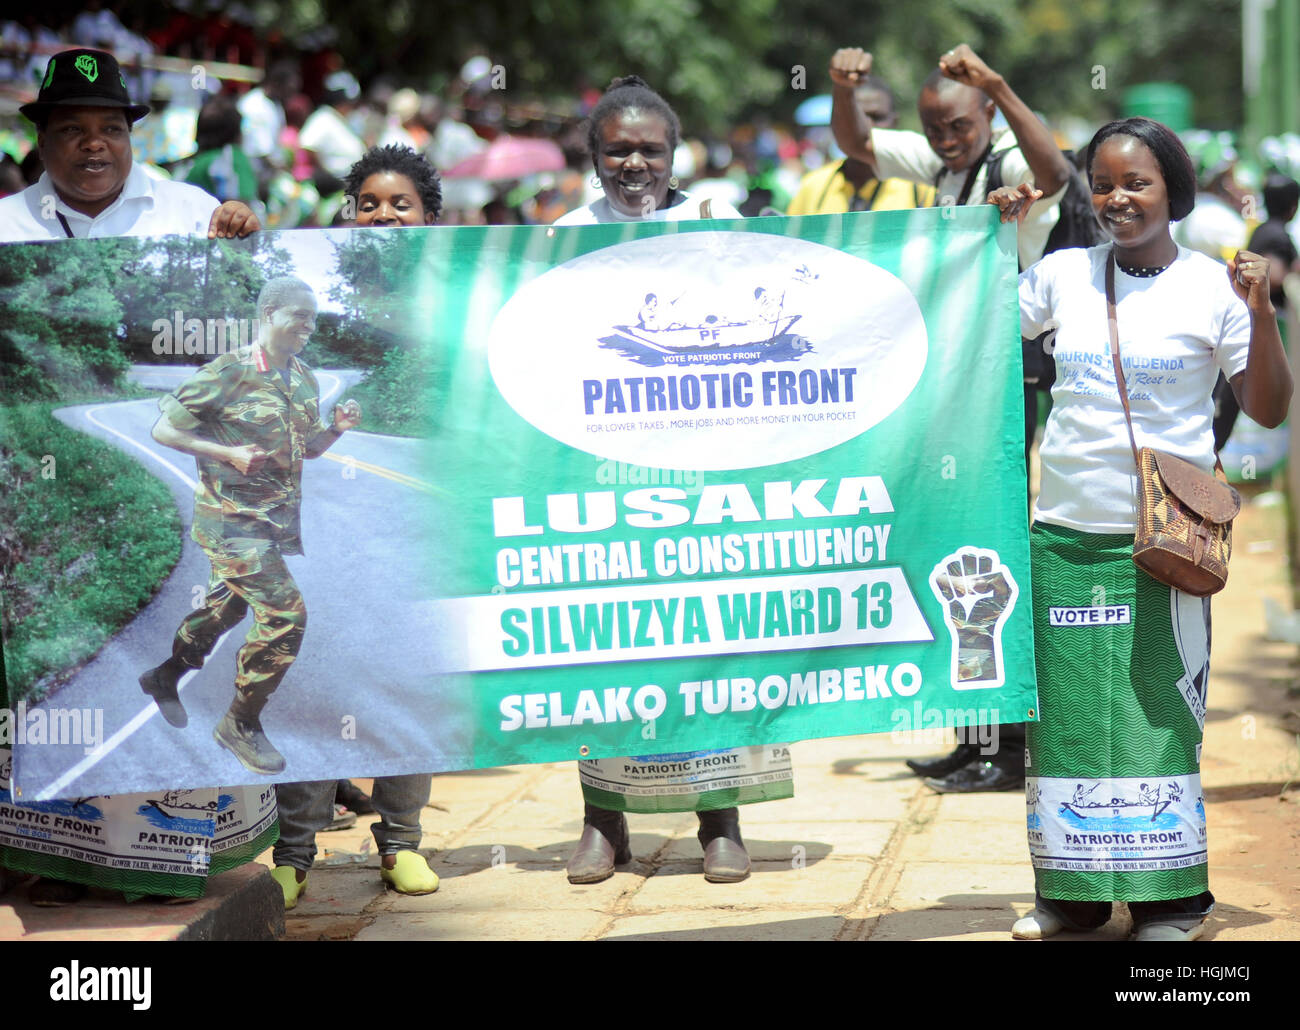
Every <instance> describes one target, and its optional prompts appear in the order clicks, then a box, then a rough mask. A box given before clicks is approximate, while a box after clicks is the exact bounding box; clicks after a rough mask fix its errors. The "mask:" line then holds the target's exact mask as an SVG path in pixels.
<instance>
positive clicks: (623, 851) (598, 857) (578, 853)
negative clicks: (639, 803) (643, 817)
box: [565, 804, 632, 883]
mask: <svg viewBox="0 0 1300 1030" xmlns="http://www.w3.org/2000/svg"><path fill="white" fill-rule="evenodd" d="M631 860H632V847H631V844H630V843H629V841H628V833H627V816H625V815H624V814H623V813H622V812H611V811H610V810H609V809H607V808H597V807H596V806H595V805H592V804H587V805H584V806H583V814H582V839H581V840H580V841H578V847H577V849H576V850H575V851H574V852H573V855H572V857H571V858H570V859H569V864H568V866H567V868H566V870H565V871H566V872H567V873H568V876H569V882H570V883H600V882H601V881H602V880H608V879H609V878H610V877H611V876H613V875H614V867H615V866H616V865H622V864H623V863H624V862H630V861H631Z"/></svg>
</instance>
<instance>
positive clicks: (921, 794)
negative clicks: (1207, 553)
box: [267, 504, 1300, 941]
mask: <svg viewBox="0 0 1300 1030" xmlns="http://www.w3.org/2000/svg"><path fill="white" fill-rule="evenodd" d="M1236 537H1237V540H1236V546H1237V553H1236V555H1235V556H1234V559H1233V572H1232V579H1231V581H1230V583H1229V586H1228V588H1227V591H1226V592H1225V593H1224V594H1223V595H1221V596H1220V597H1219V598H1217V599H1216V600H1215V603H1214V648H1215V651H1214V655H1215V657H1214V663H1213V672H1212V682H1211V687H1210V703H1211V710H1210V712H1209V713H1208V717H1207V723H1206V742H1205V750H1204V762H1203V781H1204V784H1205V787H1206V801H1207V812H1208V819H1209V828H1210V867H1211V887H1212V889H1213V890H1214V891H1215V893H1216V895H1217V896H1218V899H1219V906H1218V909H1217V911H1216V912H1215V914H1214V916H1213V917H1212V918H1211V922H1210V927H1209V930H1208V932H1207V937H1209V938H1215V939H1220V940H1282V939H1286V940H1300V736H1298V734H1300V715H1297V714H1296V713H1295V712H1294V711H1293V710H1294V709H1297V708H1300V700H1298V699H1297V694H1296V692H1295V684H1296V648H1295V647H1294V645H1287V644H1277V643H1269V642H1266V641H1265V640H1264V639H1263V624H1264V617H1263V606H1262V597H1263V596H1266V595H1267V596H1271V597H1273V598H1275V599H1276V600H1278V601H1279V602H1282V603H1284V604H1285V603H1286V602H1287V601H1288V600H1289V599H1288V597H1287V593H1288V591H1287V589H1286V580H1285V567H1284V561H1283V557H1282V556H1283V554H1284V553H1285V540H1284V537H1283V535H1282V509H1281V508H1280V507H1278V506H1269V505H1268V504H1252V505H1250V506H1249V507H1248V508H1247V510H1246V512H1245V513H1244V515H1243V517H1242V518H1241V520H1240V521H1239V523H1238V526H1237V532H1236ZM1288 688H1290V689H1291V693H1288ZM949 746H950V745H949V736H948V733H947V732H946V731H945V732H927V733H918V734H915V735H913V734H910V733H909V734H899V735H898V736H897V737H896V738H891V737H890V736H889V735H887V734H881V735H875V736H870V737H843V738H837V739H831V740H817V741H805V742H802V743H799V744H796V745H795V746H794V752H793V753H794V766H795V791H796V796H795V797H794V798H792V799H790V800H788V801H779V802H769V803H767V804H760V805H751V806H747V807H745V808H743V809H742V810H741V828H742V831H743V833H744V836H745V839H746V843H747V845H748V847H749V851H750V855H751V857H752V859H753V861H754V874H753V876H751V878H750V879H749V880H748V881H746V882H744V883H741V884H710V883H706V882H705V881H704V878H703V876H702V875H701V850H700V847H699V844H698V843H697V841H696V840H695V828H696V821H695V817H694V816H693V815H690V814H686V815H668V816H640V817H632V818H631V830H632V850H633V856H634V857H633V861H632V862H631V863H630V864H629V865H628V866H626V867H623V868H622V869H621V870H620V871H619V872H618V873H616V875H615V876H614V877H613V878H612V879H610V880H607V881H606V882H605V883H602V884H596V885H594V886H583V887H575V886H571V885H570V884H569V883H568V882H567V880H566V879H565V876H564V864H565V862H566V860H567V858H568V855H569V853H570V851H571V850H572V848H573V847H574V845H575V844H576V842H577V838H578V836H579V834H580V833H581V830H582V802H581V797H580V792H579V788H578V782H577V775H576V772H575V769H574V766H573V764H572V763H564V764H553V765H544V766H518V767H511V768H503V769H488V770H480V771H476V772H468V773H458V774H453V775H445V776H438V777H435V778H434V786H433V798H432V800H431V802H430V807H428V808H426V809H425V813H424V820H423V822H424V828H425V839H424V844H425V848H426V849H427V851H426V853H431V854H432V855H433V864H434V866H435V868H436V869H437V871H438V874H439V875H440V876H441V877H442V887H441V889H440V890H439V891H438V892H437V893H436V894H433V895H430V896H427V897H422V898H407V897H401V896H398V895H396V894H392V893H385V892H384V891H383V890H382V889H381V884H380V881H379V878H378V873H377V870H376V866H377V863H376V862H375V860H374V859H373V858H371V859H370V860H369V862H368V864H367V865H364V866H362V865H349V866H336V867H329V868H324V867H318V868H317V869H315V870H313V872H312V873H311V876H310V879H309V887H308V892H307V893H306V894H305V895H304V896H303V899H302V900H301V902H300V904H299V906H298V908H297V909H295V910H294V911H293V912H290V913H288V914H287V918H286V926H287V934H288V936H289V937H290V938H291V939H297V940H314V939H321V938H327V939H328V938H334V939H339V938H353V939H356V940H392V939H408V938H415V939H430V938H446V939H458V940H463V939H501V938H506V939H565V940H572V939H586V940H591V939H613V940H628V939H649V938H653V939H657V940H674V939H677V940H732V939H746V940H756V939H757V940H762V939H783V940H788V939H793V940H873V941H878V940H917V939H960V940H1008V939H1009V933H1008V930H1009V928H1010V926H1011V923H1012V922H1013V921H1014V920H1015V919H1016V918H1017V916H1019V915H1022V914H1023V913H1024V912H1026V911H1027V910H1028V909H1029V908H1030V907H1031V904H1032V901H1033V874H1032V871H1031V869H1030V866H1029V861H1028V855H1027V849H1026V844H1025V810H1024V799H1023V795H1022V794H1020V793H1018V792H1017V793H1010V794H984V795H968V796H951V795H949V796H944V797H940V796H937V795H935V794H933V793H931V792H930V791H929V790H928V789H927V788H925V787H924V786H923V785H922V784H921V783H920V782H919V781H918V780H917V779H916V778H915V777H912V776H910V775H908V773H907V770H906V768H905V767H904V765H903V759H904V758H905V757H910V756H913V755H925V754H938V753H941V752H944V751H946V750H948V748H949ZM1288 781H1291V782H1290V789H1289V790H1288V791H1287V792H1286V793H1285V794H1284V793H1283V788H1284V787H1286V786H1287V784H1288ZM370 821H371V818H369V817H368V818H365V819H363V820H361V822H360V823H359V824H358V827H357V828H356V829H354V830H349V831H342V832H336V833H326V834H321V835H320V837H319V838H318V840H319V843H320V844H321V845H322V846H329V847H330V848H332V849H334V850H336V851H342V852H353V853H359V852H360V850H361V848H362V847H363V845H364V844H365V842H366V841H367V840H368V833H367V832H366V829H365V828H366V826H368V825H369V823H370ZM267 860H268V861H269V856H268V858H267ZM1128 928H1129V922H1128V915H1127V912H1126V911H1125V910H1124V909H1123V906H1118V908H1117V913H1116V917H1115V918H1114V919H1112V921H1111V923H1110V924H1108V926H1107V927H1106V928H1104V930H1103V931H1101V932H1100V933H1098V934H1093V935H1089V936H1090V937H1091V939H1102V940H1106V939H1112V940H1113V939H1122V938H1124V937H1125V936H1126V935H1127V933H1128ZM1078 936H1081V935H1072V934H1063V935H1061V937H1060V938H1057V939H1070V938H1071V937H1078Z"/></svg>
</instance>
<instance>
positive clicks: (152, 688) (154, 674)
mask: <svg viewBox="0 0 1300 1030" xmlns="http://www.w3.org/2000/svg"><path fill="white" fill-rule="evenodd" d="M186 671H187V667H186V666H183V665H182V666H179V667H178V666H176V665H173V664H172V661H171V659H170V658H169V659H168V660H167V661H165V662H163V663H162V665H159V666H157V667H156V668H153V669H150V670H149V671H148V672H146V673H143V674H141V676H140V689H141V690H143V691H144V692H145V693H146V694H148V695H149V696H150V697H151V698H153V699H154V702H155V703H156V704H157V705H158V711H159V712H160V713H161V715H162V717H163V718H164V719H166V720H167V723H168V725H170V726H175V727H176V728H177V729H184V728H185V727H186V726H188V725H189V724H190V717H189V716H188V715H186V714H185V706H184V705H182V704H181V697H180V693H179V692H178V691H177V689H176V684H178V683H179V682H180V679H181V677H182V676H183V675H184V674H185V673H186Z"/></svg>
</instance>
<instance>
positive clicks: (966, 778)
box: [925, 759, 1025, 794]
mask: <svg viewBox="0 0 1300 1030" xmlns="http://www.w3.org/2000/svg"><path fill="white" fill-rule="evenodd" d="M925 785H926V786H927V787H929V788H930V789H931V790H933V791H935V792H936V793H938V794H975V793H978V792H980V791H997V790H1020V789H1022V788H1023V787H1024V785H1025V773H1024V770H1023V769H1022V770H1020V771H1019V772H1015V771H1011V770H1007V769H1004V768H1002V767H1001V766H1000V765H995V764H994V763H993V762H986V761H984V760H982V759H977V760H976V761H974V762H970V763H969V764H967V765H964V766H962V767H961V768H960V769H958V770H957V771H956V772H954V773H950V774H949V775H947V776H945V777H943V778H942V779H936V778H934V777H930V778H928V779H926V781H925Z"/></svg>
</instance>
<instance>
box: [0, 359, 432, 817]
mask: <svg viewBox="0 0 1300 1030" xmlns="http://www.w3.org/2000/svg"><path fill="white" fill-rule="evenodd" d="M192 372H193V369H191V368H188V367H175V366H134V367H133V369H132V371H131V378H132V380H133V381H134V382H136V383H139V384H141V385H143V386H146V387H149V388H152V389H158V390H159V391H165V390H170V389H174V388H175V386H176V385H178V384H179V383H180V382H181V381H183V379H184V378H185V377H186V376H188V375H190V374H192ZM317 377H318V380H319V383H320V389H321V406H322V409H323V410H329V409H330V408H331V407H332V405H333V403H335V402H338V401H341V400H344V399H346V398H347V396H348V394H347V389H348V388H349V387H350V386H352V385H353V384H354V383H355V382H356V381H357V380H358V379H359V378H360V374H359V373H357V372H350V371H318V372H317ZM55 414H56V416H57V417H58V418H59V419H60V420H61V421H63V422H64V423H65V424H67V425H69V426H71V427H72V428H74V429H77V430H79V431H81V432H85V433H88V434H90V435H92V436H95V437H98V438H100V439H102V440H104V441H106V442H108V443H110V444H112V445H113V446H115V447H118V448H120V449H121V450H123V451H125V452H126V453H128V454H130V455H131V456H132V457H135V458H137V459H138V460H140V461H141V463H142V464H143V465H144V466H145V467H146V468H148V469H149V471H150V472H152V473H153V474H155V475H156V476H158V478H159V479H160V480H161V481H162V482H164V483H166V484H167V486H168V488H169V489H170V490H171V492H172V495H173V497H174V498H175V500H176V505H177V508H178V509H179V511H180V514H181V521H182V523H183V526H184V538H183V543H184V546H183V553H182V555H181V559H180V561H179V562H178V563H177V565H176V567H175V569H174V570H173V571H172V573H171V575H170V576H169V577H168V578H167V579H166V580H165V581H164V583H163V584H162V585H161V587H160V588H159V590H158V592H157V594H156V595H155V597H154V598H153V600H152V601H150V603H149V604H148V605H146V606H145V607H144V608H143V609H142V610H141V611H140V612H139V614H138V615H137V616H136V617H135V618H134V619H133V620H132V621H131V622H130V623H129V624H128V625H126V626H125V627H123V629H122V630H121V631H120V632H119V633H118V634H116V636H114V637H113V639H112V640H111V641H109V643H108V644H106V645H105V646H104V647H103V648H102V649H101V650H100V652H99V653H98V654H97V655H96V656H95V657H94V658H93V660H91V661H90V662H89V663H88V664H87V665H86V666H85V667H84V668H82V669H81V670H80V671H79V672H78V673H77V674H76V675H75V676H74V677H73V679H72V680H71V681H70V682H69V683H68V684H66V685H65V686H64V687H62V688H60V689H59V690H58V691H56V692H55V693H54V695H53V696H51V697H50V698H48V699H47V700H46V701H45V702H44V704H43V707H45V708H46V709H47V710H48V709H71V708H81V709H90V710H92V711H93V710H95V709H103V733H104V737H105V740H103V741H101V742H99V746H98V747H96V748H93V749H89V748H87V747H85V746H79V745H77V744H75V743H73V744H69V743H63V744H47V745H44V746H40V747H35V746H32V747H27V748H23V749H20V751H19V754H18V756H17V759H16V761H15V767H16V768H15V782H16V786H17V787H18V788H19V790H21V796H22V797H23V798H25V799H27V800H38V799H42V798H50V797H67V796H89V795H95V794H103V793H110V792H111V793H121V792H124V791H137V790H151V789H157V788H167V787H175V786H181V785H182V784H178V783H176V782H174V780H175V776H174V771H175V770H178V769H179V770H183V771H184V774H185V780H186V783H185V784H184V785H190V786H199V785H209V786H210V785H216V784H223V785H226V784H228V785H234V784H240V783H252V782H259V781H260V782H266V780H267V778H265V777H259V776H258V775H257V774H254V773H250V772H249V771H248V770H246V769H245V768H244V767H243V766H242V765H241V764H240V763H239V762H238V761H237V760H236V759H235V758H234V756H233V755H231V754H230V753H229V752H228V751H226V750H224V749H223V748H221V747H220V746H219V745H218V744H217V743H216V742H215V741H214V740H213V739H212V730H213V728H214V727H215V726H216V724H217V723H218V721H220V719H221V716H222V715H223V714H224V712H225V710H226V708H227V707H228V706H229V704H230V702H231V700H232V699H233V697H234V672H235V655H236V653H237V651H238V650H239V648H240V647H241V646H242V644H243V641H244V635H245V633H246V632H247V631H248V628H249V627H250V626H251V625H252V614H251V612H250V614H249V615H247V616H246V617H245V619H244V621H243V622H242V623H241V624H240V625H239V626H237V627H235V629H234V630H232V631H231V632H229V633H227V634H226V635H225V636H224V637H223V638H222V639H221V640H220V641H219V643H218V644H217V647H216V649H215V650H214V652H213V654H212V655H211V656H210V657H209V659H208V661H207V664H206V665H205V666H204V667H203V668H202V669H200V670H198V671H196V672H194V673H191V674H189V675H188V676H187V677H186V678H185V679H184V680H182V684H181V700H182V702H183V704H184V705H185V708H186V711H187V713H188V717H189V723H188V725H187V726H186V727H185V728H183V729H177V728H174V727H172V726H169V725H168V724H167V723H166V722H165V721H164V720H163V719H162V718H161V716H160V715H159V713H158V710H157V707H156V706H155V705H154V703H153V700H152V699H151V698H150V697H148V696H147V695H145V694H144V693H143V692H142V690H141V689H140V686H139V682H138V679H139V676H140V674H141V673H142V672H144V671H145V670H146V669H148V668H151V667H152V666H154V665H157V664H158V663H160V662H162V661H163V660H164V659H165V658H167V657H168V656H169V655H170V653H171V641H172V637H173V635H174V633H175V631H176V628H177V626H178V625H179V623H180V621H181V619H182V618H183V617H184V615H185V613H186V612H188V611H190V610H191V608H192V607H193V606H194V604H195V601H196V600H197V599H198V598H200V597H201V596H202V593H203V592H204V591H205V590H206V585H207V581H208V576H209V573H210V568H211V567H210V565H209V563H208V560H207V558H206V557H205V556H204V554H203V552H202V551H201V550H200V549H199V547H198V546H197V545H196V544H195V543H194V542H193V541H192V540H191V539H190V538H189V528H190V522H191V519H192V515H193V507H194V487H195V484H196V481H197V469H196V465H195V460H194V459H193V458H192V457H190V456H188V455H185V454H182V453H181V452H179V451H174V450H171V449H170V448H167V447H163V446H161V445H160V444H157V443H155V442H154V440H153V439H152V436H151V433H150V430H151V428H152V426H153V424H154V422H155V421H156V420H157V418H158V406H157V401H156V400H154V399H151V398H150V399H143V400H135V401H123V402H115V403H106V404H91V405H77V406H74V407H68V408H61V409H59V410H58V411H56V412H55ZM364 425H365V423H364V413H363V422H362V429H359V430H354V431H352V432H349V433H347V434H346V435H345V436H344V437H343V438H342V439H341V440H340V441H339V442H338V443H336V444H335V445H334V446H333V447H332V448H331V449H330V451H329V452H328V453H327V454H326V455H325V456H323V457H322V458H319V459H315V460H311V461H307V462H305V463H304V469H303V504H302V538H303V542H304V549H305V551H306V554H305V555H302V556H291V557H288V558H287V564H288V566H289V569H290V571H291V572H292V574H293V576H294V579H295V580H296V581H297V583H298V586H299V589H300V590H301V591H302V594H303V597H304V599H305V602H306V606H307V631H306V634H305V638H304V641H303V646H302V649H301V651H300V652H299V655H298V658H297V660H296V661H295V662H294V664H293V666H292V668H291V669H290V670H289V672H288V674H287V675H286V677H285V679H284V681H283V682H282V683H281V684H280V687H279V689H278V690H277V691H276V693H275V694H274V695H272V697H271V700H270V703H269V704H268V705H267V708H266V710H265V711H264V712H263V715H262V724H263V727H264V729H265V731H266V733H267V736H268V738H269V739H270V740H271V741H272V743H274V744H275V746H276V747H277V748H279V749H280V751H281V752H282V753H283V754H284V755H285V757H286V759H287V762H288V766H287V768H286V770H285V771H284V772H283V773H282V774H280V775H279V776H277V777H274V779H279V780H283V781H288V780H299V779H315V778H323V777H325V775H326V771H327V770H328V773H329V775H330V777H331V778H332V777H333V776H337V775H340V774H343V775H350V774H354V773H355V774H360V773H363V772H364V773H370V774H382V773H385V772H389V771H394V772H395V771H405V772H409V771H411V770H410V768H409V766H408V763H407V762H406V761H404V760H403V758H402V757H401V756H409V755H412V754H426V755H434V754H439V753H442V751H443V749H445V748H448V747H451V746H454V745H453V744H452V743H451V742H450V738H451V737H452V736H453V735H454V734H455V733H456V728H455V727H454V726H452V725H450V724H449V722H448V720H447V719H446V718H445V717H443V716H442V715H441V713H440V711H439V708H440V707H441V706H440V705H438V703H437V699H436V697H435V696H434V694H435V691H433V690H431V689H430V683H429V677H427V675H426V676H425V678H424V682H421V681H420V676H421V672H420V670H421V669H428V668H429V667H430V660H429V659H430V656H429V648H430V646H431V635H430V633H429V631H428V628H427V627H422V626H421V624H420V615H419V605H418V602H419V601H420V600H427V599H428V598H429V597H430V596H431V594H432V576H431V570H430V568H429V564H430V562H429V558H428V554H427V551H428V548H427V546H422V541H427V540H428V538H429V534H430V532H431V531H432V530H433V524H434V521H435V514H434V502H435V497H436V491H437V489H438V488H437V486H436V485H435V484H433V483H431V482H430V477H429V474H428V470H427V467H426V466H427V463H424V462H422V459H421V443H420V442H419V441H418V440H413V439H408V438H402V437H393V436H381V435H377V434H372V433H366V432H364V431H363V430H364ZM28 718H29V720H30V719H31V718H32V716H31V714H30V713H29V716H28ZM365 750H369V751H370V753H371V754H372V755H373V754H375V753H382V754H384V755H388V756H393V757H390V759H389V762H390V763H392V764H393V768H392V769H389V768H385V763H384V762H383V761H376V760H375V759H373V758H370V759H366V758H365V757H364V752H365ZM88 751H89V753H87V752H88ZM162 755H165V756H166V759H165V761H162V760H160V756H162ZM164 767H165V768H166V769H169V770H172V771H173V775H167V774H165V773H163V772H162V771H161V770H162V769H163V768H164Z"/></svg>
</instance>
